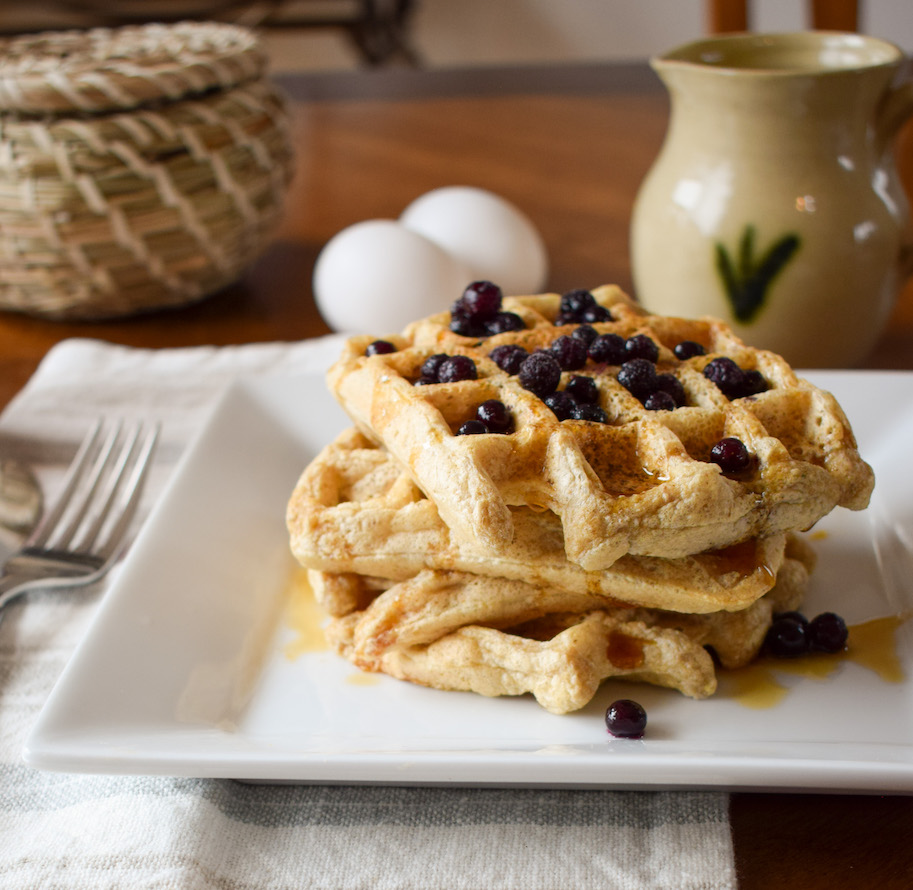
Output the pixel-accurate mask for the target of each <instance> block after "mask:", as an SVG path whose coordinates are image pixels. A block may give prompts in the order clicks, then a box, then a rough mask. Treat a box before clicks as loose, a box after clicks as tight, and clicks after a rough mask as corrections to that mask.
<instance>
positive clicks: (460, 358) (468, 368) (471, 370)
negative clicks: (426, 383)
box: [437, 355, 479, 383]
mask: <svg viewBox="0 0 913 890" xmlns="http://www.w3.org/2000/svg"><path fill="white" fill-rule="evenodd" d="M478 376H479V374H478V371H477V370H476V364H475V362H474V361H473V360H472V359H471V358H469V356H468V355H452V356H450V357H449V358H448V359H446V361H443V362H441V364H440V367H439V368H438V372H437V378H438V381H439V382H441V383H457V382H458V381H460V380H475V379H477V378H478Z"/></svg>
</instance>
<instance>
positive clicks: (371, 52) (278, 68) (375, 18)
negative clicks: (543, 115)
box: [0, 0, 913, 72]
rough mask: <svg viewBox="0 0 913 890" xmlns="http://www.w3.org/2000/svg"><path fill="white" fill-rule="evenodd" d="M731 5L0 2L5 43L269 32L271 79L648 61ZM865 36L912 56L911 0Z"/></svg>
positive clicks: (863, 3) (891, 5)
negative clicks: (74, 34)
mask: <svg viewBox="0 0 913 890" xmlns="http://www.w3.org/2000/svg"><path fill="white" fill-rule="evenodd" d="M844 2H845V0H808V2H805V0H751V2H750V4H749V22H750V25H751V28H752V29H753V30H755V31H791V30H800V29H803V28H806V27H809V23H810V18H809V16H810V10H811V8H812V7H813V5H814V4H815V3H823V4H829V5H831V4H835V5H837V6H841V5H843V4H844ZM730 3H731V0H722V2H717V3H716V4H714V3H712V2H711V0H561V2H560V3H558V2H555V0H34V2H28V3H25V2H18V0H0V32H3V33H5V34H13V33H21V32H27V31H40V30H46V29H53V28H61V27H88V26H94V25H114V24H125V23H133V22H143V21H175V20H179V19H181V18H195V19H207V18H209V19H217V20H222V21H233V22H237V23H239V24H246V25H249V26H251V27H256V28H258V29H261V32H262V35H263V38H264V42H265V44H266V47H267V51H268V52H269V54H270V58H271V61H272V67H273V70H274V71H275V72H284V71H300V70H328V71H333V70H347V69H352V68H359V67H364V66H371V65H378V66H392V65H401V66H402V65H405V66H417V67H427V68H444V67H458V66H473V65H478V66H487V65H518V64H540V63H577V62H593V61H611V60H619V61H625V60H634V59H643V58H646V57H648V56H650V55H651V54H653V53H656V52H660V51H662V50H665V49H669V48H671V47H673V46H675V45H677V44H679V43H684V42H686V41H689V40H692V39H695V38H698V37H700V36H702V35H704V34H706V33H707V31H708V30H709V22H710V21H711V16H712V15H713V12H712V7H713V6H714V5H715V6H716V7H717V14H718V13H719V8H720V7H728V6H729V5H730ZM858 30H859V31H860V32H862V33H865V34H871V35H874V36H877V37H882V38H885V39H888V40H891V41H893V42H894V43H896V44H898V45H899V46H901V47H902V48H903V49H904V50H906V51H907V52H910V51H911V50H913V4H911V2H910V0H859V3H858Z"/></svg>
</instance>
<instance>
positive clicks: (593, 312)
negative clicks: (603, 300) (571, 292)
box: [578, 303, 612, 324]
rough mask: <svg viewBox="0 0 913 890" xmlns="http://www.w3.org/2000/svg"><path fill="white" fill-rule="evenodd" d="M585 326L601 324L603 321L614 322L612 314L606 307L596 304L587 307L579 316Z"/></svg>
mask: <svg viewBox="0 0 913 890" xmlns="http://www.w3.org/2000/svg"><path fill="white" fill-rule="evenodd" d="M578 318H579V320H580V321H582V322H583V323H584V324H599V322H601V321H612V313H611V312H609V310H608V309H606V307H605V306H600V305H599V304H598V303H594V304H593V305H592V306H587V307H586V309H584V310H583V312H581V313H580V315H579V316H578Z"/></svg>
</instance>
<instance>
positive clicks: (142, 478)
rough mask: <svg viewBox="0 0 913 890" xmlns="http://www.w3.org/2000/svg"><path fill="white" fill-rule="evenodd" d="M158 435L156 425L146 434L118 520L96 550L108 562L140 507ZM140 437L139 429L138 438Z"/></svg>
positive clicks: (124, 488)
mask: <svg viewBox="0 0 913 890" xmlns="http://www.w3.org/2000/svg"><path fill="white" fill-rule="evenodd" d="M158 434H159V425H158V424H155V426H153V428H152V429H151V430H150V431H149V432H148V433H147V434H146V438H145V439H144V440H143V442H142V443H141V445H140V447H139V452H138V453H137V456H136V460H135V461H134V463H133V472H132V473H131V475H130V478H129V479H128V480H127V484H126V485H125V486H124V487H123V488H122V489H120V498H119V502H118V504H117V512H116V514H115V515H116V516H117V520H116V521H115V522H114V524H113V525H112V527H111V529H110V530H109V531H108V534H107V537H106V539H105V541H104V542H103V543H102V544H101V545H100V546H99V548H97V550H96V554H97V555H98V556H99V557H101V559H102V560H104V561H106V562H107V561H108V560H109V559H111V557H112V556H114V554H115V553H116V552H117V549H118V547H119V546H120V544H121V541H122V540H123V538H124V535H125V534H126V532H127V529H128V528H129V526H130V523H131V521H132V520H133V516H134V514H135V513H136V508H137V507H138V506H139V501H140V496H141V495H142V492H143V485H144V484H145V482H146V477H147V476H148V474H149V468H150V467H151V465H152V454H153V451H154V450H155V445H156V442H157V441H158ZM138 435H139V429H137V436H138ZM116 493H117V489H115V491H113V492H112V494H111V499H112V500H113V497H114V495H115V494H116Z"/></svg>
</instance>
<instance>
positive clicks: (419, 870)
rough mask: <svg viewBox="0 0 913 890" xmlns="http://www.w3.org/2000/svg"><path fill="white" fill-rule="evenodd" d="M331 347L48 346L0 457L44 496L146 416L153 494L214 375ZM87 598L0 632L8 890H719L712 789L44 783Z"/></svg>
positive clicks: (254, 369) (723, 877)
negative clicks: (153, 448)
mask: <svg viewBox="0 0 913 890" xmlns="http://www.w3.org/2000/svg"><path fill="white" fill-rule="evenodd" d="M338 349H339V340H338V338H335V337H327V338H323V339H320V340H314V341H307V342H303V343H296V344H257V345H249V346H239V347H231V348H218V349H217V348H192V349H179V350H157V351H156V350H137V349H130V348H126V347H119V346H112V345H109V344H103V343H100V342H94V341H88V340H70V341H66V342H64V343H61V344H60V345H58V346H56V347H55V348H54V349H52V350H51V351H50V352H49V353H48V355H47V357H46V358H45V360H44V362H43V363H42V364H41V366H40V368H39V369H38V371H37V373H36V374H35V375H34V377H33V378H32V380H31V381H30V382H29V383H28V385H27V386H26V387H25V388H24V389H23V391H22V392H21V393H20V394H19V395H18V396H17V397H16V398H15V399H14V401H13V402H12V403H11V404H10V405H9V406H8V408H7V410H6V411H5V412H4V413H3V415H2V416H0V452H2V453H3V454H4V455H6V456H12V457H17V458H19V459H23V460H27V461H28V462H29V463H31V464H32V465H33V466H34V467H35V469H36V472H37V474H38V476H39V478H40V479H41V481H42V483H43V485H44V486H45V488H46V490H48V491H49V492H51V493H53V487H54V485H55V483H56V482H57V481H58V480H59V478H60V476H61V475H62V471H63V469H64V468H65V466H66V464H67V463H68V461H69V459H70V457H71V456H72V453H73V450H74V449H75V447H76V444H77V443H78V441H79V439H80V438H81V436H82V433H83V431H84V430H85V429H86V427H87V426H88V424H89V422H90V421H91V420H92V419H94V418H95V417H97V416H98V415H99V414H105V415H108V416H115V415H117V416H124V417H137V416H142V417H147V418H151V417H155V418H159V419H161V420H162V421H163V431H164V433H163V441H162V444H161V447H160V449H159V452H158V459H157V464H156V469H155V472H154V473H153V475H152V478H151V479H150V482H149V485H148V487H147V491H146V506H147V509H148V504H149V503H150V502H152V501H153V500H154V498H155V496H156V493H157V492H158V491H160V490H161V487H162V485H163V484H164V482H165V480H166V479H167V476H168V473H169V471H170V470H171V468H172V467H173V466H174V463H175V461H176V460H177V458H178V456H179V454H180V452H181V450H182V449H183V447H184V446H185V444H186V443H187V441H188V440H189V438H190V437H192V436H193V434H194V432H195V430H196V429H197V428H198V427H199V425H200V423H201V421H202V419H203V418H204V416H205V414H206V411H207V409H208V408H209V406H210V405H211V404H212V403H213V400H214V399H215V398H216V397H217V395H218V393H219V392H220V391H221V390H222V388H223V387H224V386H225V384H227V383H228V382H229V381H230V380H232V379H233V378H236V377H238V376H241V375H254V374H260V375H262V374H287V373H293V372H302V371H312V370H322V369H324V368H325V367H326V366H327V365H328V364H329V363H330V362H331V361H332V360H333V358H335V356H336V354H337V353H338ZM102 593H103V591H99V590H95V591H90V592H86V593H82V594H77V595H68V596H61V595H59V594H47V595H35V596H32V597H30V598H29V599H28V600H26V601H20V602H18V603H15V604H13V605H12V606H11V607H9V608H8V609H7V613H6V615H5V617H4V618H3V620H2V621H0V886H2V887H3V888H7V890H39V888H54V890H77V888H78V890H83V888H85V890H107V888H111V890H115V888H117V890H124V888H143V890H157V888H162V890H164V888H168V890H209V888H213V890H215V888H218V890H305V888H312V887H313V888H318V887H319V888H324V890H350V888H352V890H354V888H365V890H368V888H370V890H388V888H390V890H393V888H398V890H418V888H422V890H424V888H428V890H432V888H442V890H459V888H472V890H476V888H478V890H489V888H517V890H521V888H522V890H540V888H541V890H545V888H549V890H551V888H555V890H558V888H561V890H564V888H577V890H580V888H590V887H592V888H598V890H614V888H618V890H627V888H631V890H647V888H654V887H655V888H660V887H661V888H673V887H674V888H678V890H725V888H735V887H736V878H735V867H734V858H733V849H732V841H731V835H730V828H729V822H728V797H727V795H726V794H723V793H719V792H685V791H677V792H662V791H643V792H637V791H598V790H594V791H569V790H506V789H492V788H484V789H469V788H386V787H370V786H369V787H358V786H308V785H279V786H261V785H247V784H241V783H238V782H233V781H227V780H226V781H223V780H204V779H188V778H161V777H143V776H137V777H133V776H126V777H119V776H113V777H112V776H105V777H99V776H87V775H67V774H55V773H43V772H40V771H37V770H34V769H31V768H29V767H27V766H25V765H24V764H23V762H22V759H21V751H22V746H23V742H24V740H25V737H26V735H27V733H28V731H29V729H30V727H31V725H32V724H33V722H34V720H35V718H36V716H37V714H38V712H39V710H40V709H41V707H42V705H43V704H44V702H45V700H46V698H47V696H48V693H49V692H50V690H51V687H52V685H53V684H54V682H55V680H56V678H57V676H58V675H59V674H60V671H61V670H62V669H63V667H64V665H65V664H66V661H67V659H68V658H69V656H70V654H71V652H72V650H73V648H74V646H75V645H76V644H77V642H78V641H79V639H80V637H81V636H82V634H83V633H84V632H85V630H86V628H87V626H88V623H89V622H90V620H91V618H92V615H93V612H94V609H95V605H96V604H97V602H98V598H99V596H101V595H102Z"/></svg>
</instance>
